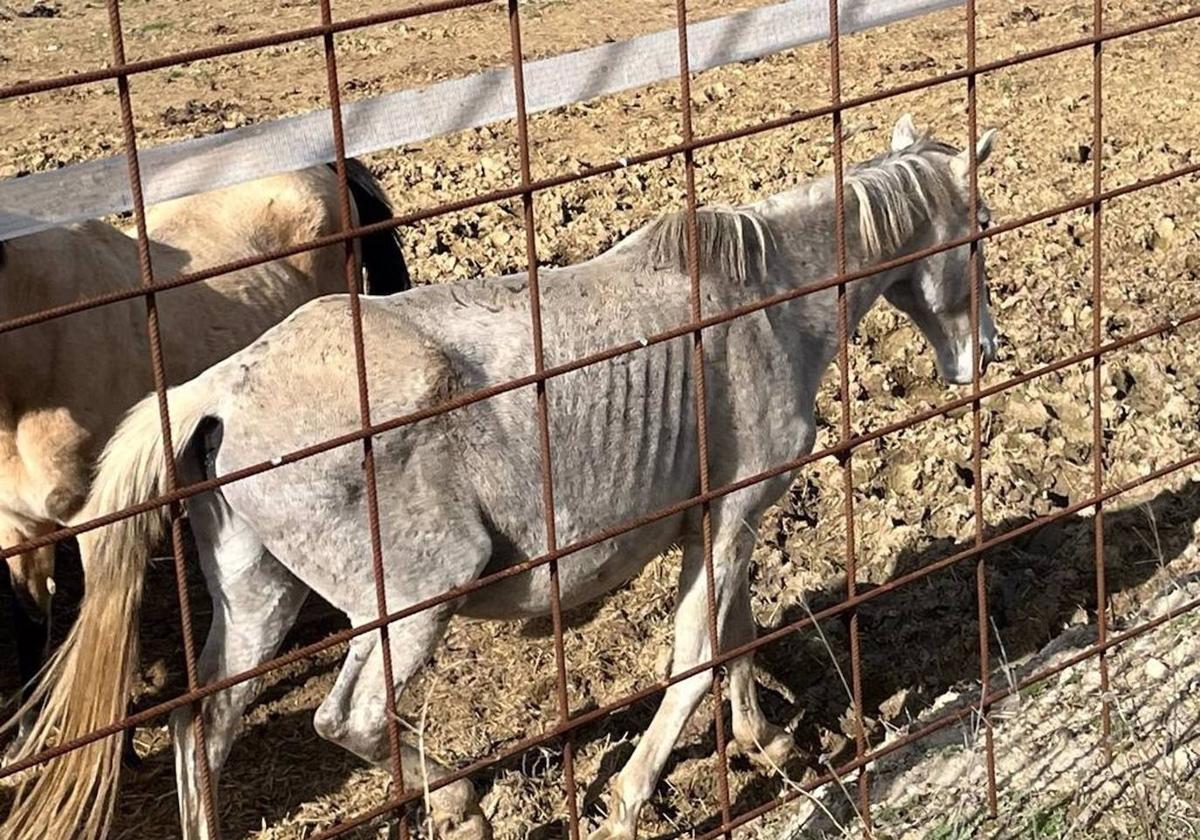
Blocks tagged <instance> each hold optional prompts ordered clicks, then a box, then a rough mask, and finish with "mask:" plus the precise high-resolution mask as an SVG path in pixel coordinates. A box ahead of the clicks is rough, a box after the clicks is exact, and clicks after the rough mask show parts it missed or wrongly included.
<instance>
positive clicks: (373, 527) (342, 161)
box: [320, 0, 408, 840]
mask: <svg viewBox="0 0 1200 840" xmlns="http://www.w3.org/2000/svg"><path fill="white" fill-rule="evenodd" d="M320 9H321V25H322V26H325V27H329V26H332V23H333V11H332V9H331V8H330V0H320ZM322 41H323V43H322V46H323V48H324V56H325V77H326V86H327V92H328V95H329V104H330V111H329V112H330V114H331V119H332V129H333V148H334V153H335V155H336V158H335V161H334V163H335V168H336V171H337V184H338V223H339V225H340V226H341V229H342V230H343V231H346V230H349V229H351V228H352V227H353V226H354V217H353V214H352V213H351V210H350V186H349V183H348V182H347V175H346V139H345V134H344V132H343V127H342V94H341V87H340V85H339V84H338V71H337V45H336V43H335V42H334V35H333V32H332V31H329V32H326V33H325V35H324V37H323V39H322ZM342 249H343V258H342V264H343V267H344V271H345V275H346V291H347V293H348V294H349V297H350V330H351V338H352V339H353V340H354V372H355V377H356V379H357V380H358V382H357V385H358V414H359V424H360V428H361V430H362V432H363V438H362V453H363V459H362V466H363V483H364V485H365V490H366V501H367V527H368V529H369V532H370V536H371V573H372V576H373V577H374V579H375V608H376V610H377V611H378V612H379V616H380V618H383V617H385V616H387V614H388V605H387V586H386V583H385V579H384V571H383V538H382V533H381V531H380V526H379V484H378V480H377V477H376V472H375V439H374V436H373V435H371V434H370V432H369V429H370V428H371V393H370V388H369V387H368V384H367V351H366V347H365V345H364V343H363V329H362V301H361V300H359V285H360V282H361V281H360V277H361V273H360V271H359V265H358V260H357V259H356V258H355V252H354V241H353V240H351V239H347V240H345V241H344V242H343V243H342ZM390 627H391V624H390V623H384V624H381V625H380V626H379V647H380V651H381V653H382V657H383V682H384V685H383V691H384V702H385V703H387V714H386V715H385V716H384V717H385V726H386V728H387V740H388V766H389V769H390V770H391V774H392V784H393V785H394V786H395V787H396V789H397V790H399V791H400V794H401V795H403V794H404V760H403V757H402V749H401V742H400V718H399V714H398V712H397V709H396V678H395V671H394V669H393V666H392V644H391V637H390V633H389V628H390ZM404 817H405V813H404V812H403V811H402V812H401V813H400V814H399V836H400V840H406V838H407V836H408V822H407V820H405V819H404Z"/></svg>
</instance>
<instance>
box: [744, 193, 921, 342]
mask: <svg viewBox="0 0 1200 840" xmlns="http://www.w3.org/2000/svg"><path fill="white" fill-rule="evenodd" d="M814 196H815V199H814ZM759 209H760V212H761V213H762V214H763V215H764V216H766V217H767V218H769V219H770V221H771V228H772V230H773V231H774V232H775V233H776V237H775V238H776V243H775V244H776V246H777V251H776V255H777V260H778V263H777V265H776V270H775V271H773V272H772V274H773V276H774V278H775V287H774V288H772V289H770V290H769V291H770V292H771V293H779V292H785V291H788V290H791V289H795V288H796V287H797V285H799V286H801V287H803V286H807V285H813V284H818V283H820V284H824V283H826V282H828V281H829V279H830V278H832V277H833V276H834V275H835V274H836V273H837V268H838V259H837V231H836V228H835V226H834V223H833V220H834V212H835V209H834V199H833V195H832V191H831V190H822V189H821V185H820V184H817V185H814V186H812V187H807V188H805V187H802V188H800V189H799V190H796V191H795V192H792V193H785V194H782V195H779V196H775V197H773V198H771V199H768V200H767V201H766V202H764V203H763V204H761V205H759ZM849 215H851V216H852V215H853V214H849ZM921 227H924V226H921ZM845 237H846V271H845V273H846V274H854V273H856V272H857V271H858V270H860V269H861V268H863V267H868V266H870V265H872V264H878V263H885V262H890V261H891V260H894V259H897V258H899V257H902V256H904V255H906V254H910V253H913V252H915V251H917V250H919V249H920V248H922V247H924V246H925V245H926V244H928V243H927V242H925V241H924V240H925V239H926V238H927V235H926V233H925V232H924V231H923V230H919V231H918V232H916V233H914V234H913V235H912V236H911V237H909V240H908V241H906V242H903V243H901V244H900V245H899V246H898V247H895V248H886V249H885V251H884V253H881V254H878V255H875V256H869V257H867V256H864V254H866V251H867V249H866V248H865V247H864V245H863V243H862V238H861V235H860V233H859V231H858V230H857V226H856V225H855V224H854V223H853V220H852V219H851V218H848V219H847V221H846V224H845ZM911 270H912V269H911V266H901V267H900V268H893V269H890V270H885V271H882V272H879V273H876V274H871V275H868V276H866V277H860V278H857V279H854V280H851V281H850V282H848V283H847V284H846V286H845V288H846V314H847V326H848V328H849V332H850V333H851V334H853V332H854V330H855V329H856V328H857V327H858V324H859V322H860V321H861V320H862V319H863V317H864V316H865V315H866V314H867V312H869V311H870V310H871V308H872V307H873V306H874V305H875V303H876V302H877V301H878V300H879V298H880V296H882V294H883V293H884V292H885V291H886V290H887V289H888V287H889V286H891V285H892V284H893V283H895V282H896V281H898V280H900V279H902V278H903V277H905V276H907V275H908V274H909V273H910V272H911ZM797 281H798V283H797ZM834 288H836V287H834ZM834 288H830V289H829V290H828V291H826V292H823V293H822V292H818V293H815V294H813V295H810V296H805V297H802V298H800V299H799V300H800V301H808V302H809V303H807V304H805V305H802V306H800V307H798V308H797V310H796V311H797V312H803V313H804V314H803V316H802V317H803V318H804V320H805V322H806V324H805V325H804V331H805V332H808V333H816V334H817V335H818V337H819V339H823V342H822V343H823V344H824V345H826V346H825V347H824V348H823V350H824V352H822V353H820V357H821V358H823V359H825V361H826V362H828V361H829V360H832V358H833V355H834V353H835V352H836V342H837V318H838V317H839V315H838V309H837V293H836V291H835V290H834ZM814 309H815V310H817V311H816V312H815V313H814V311H813V310H814ZM814 314H815V315H816V316H817V317H814ZM816 323H823V324H825V325H826V329H823V330H814V329H813V328H812V325H813V324H816ZM831 347H832V349H831Z"/></svg>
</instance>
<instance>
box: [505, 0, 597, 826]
mask: <svg viewBox="0 0 1200 840" xmlns="http://www.w3.org/2000/svg"><path fill="white" fill-rule="evenodd" d="M508 31H509V40H510V42H511V46H512V67H513V90H514V94H515V96H516V106H517V121H516V122H517V146H518V151H519V153H520V164H521V187H522V190H523V191H522V193H521V210H522V224H523V227H524V229H525V265H526V272H527V277H528V282H529V320H530V329H531V331H532V341H533V368H534V371H535V372H536V373H538V374H541V373H542V372H543V371H545V369H546V355H545V345H544V342H543V338H542V294H541V284H540V277H539V275H538V254H537V218H536V215H535V213H534V207H533V190H532V189H530V184H531V183H532V181H533V175H532V172H531V169H530V162H529V157H530V155H529V115H528V114H527V113H526V108H525V52H524V50H523V49H522V47H521V12H520V9H519V8H518V0H508ZM534 387H535V391H536V413H537V425H538V457H539V460H540V462H541V473H542V475H541V480H542V519H543V525H544V527H545V529H546V551H547V552H553V551H555V550H557V548H558V528H557V524H556V516H555V510H554V468H553V461H552V460H551V449H550V407H549V395H548V394H547V391H546V380H544V379H539V380H538V382H537V384H536V385H535V386H534ZM547 570H548V575H549V582H550V620H551V622H552V625H553V630H554V669H555V673H554V684H555V690H556V693H557V702H558V720H559V723H560V724H562V725H566V724H567V723H569V722H570V720H571V703H570V698H569V697H568V694H567V664H566V650H565V647H564V644H563V618H562V592H561V587H560V581H559V574H558V560H557V559H555V560H551V561H550V562H549V564H547ZM530 574H536V573H535V572H531V573H530ZM563 787H564V794H565V797H566V800H567V820H568V823H567V829H568V833H569V836H570V838H571V840H579V798H578V793H577V789H576V785H575V737H574V732H573V730H568V731H567V732H566V734H564V735H563Z"/></svg>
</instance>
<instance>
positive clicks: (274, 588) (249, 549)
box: [170, 493, 309, 840]
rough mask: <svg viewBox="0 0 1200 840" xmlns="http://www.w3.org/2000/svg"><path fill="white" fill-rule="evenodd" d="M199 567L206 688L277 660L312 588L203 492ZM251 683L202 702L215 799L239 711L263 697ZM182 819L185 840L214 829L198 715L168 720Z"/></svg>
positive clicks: (198, 508) (197, 509) (185, 713)
mask: <svg viewBox="0 0 1200 840" xmlns="http://www.w3.org/2000/svg"><path fill="white" fill-rule="evenodd" d="M189 516H190V519H191V524H192V530H193V532H194V533H195V536H196V546H197V549H198V551H199V554H200V563H201V568H202V569H203V571H204V576H205V581H206V582H207V585H208V590H209V594H210V595H211V596H212V603H213V618H212V624H211V626H210V628H209V631H208V638H207V639H206V641H205V643H204V650H203V652H202V653H201V655H200V659H199V662H198V666H197V670H198V672H199V678H200V682H201V684H204V683H208V682H212V681H214V680H219V679H222V678H224V677H227V676H230V675H232V674H236V673H239V672H241V671H245V670H247V669H249V668H253V667H255V666H256V665H259V664H261V663H263V662H265V661H266V660H267V659H270V658H271V657H272V656H274V655H275V653H276V651H277V650H278V649H279V645H280V644H281V643H282V641H283V637H284V636H285V635H286V634H287V632H288V630H289V629H290V628H291V626H292V624H293V623H294V622H295V620H296V616H297V614H298V613H299V612H300V607H301V606H302V605H303V604H304V599H305V597H306V596H307V595H308V591H309V590H308V587H307V586H305V585H304V584H303V583H302V582H301V581H299V580H298V579H297V578H296V577H295V576H293V575H292V573H291V572H289V571H288V570H287V569H286V568H285V567H284V566H283V565H282V564H281V563H280V562H279V561H278V560H276V559H275V558H274V557H273V556H272V555H271V554H270V553H269V552H267V551H266V549H265V548H264V547H263V545H262V543H261V542H260V541H259V539H258V537H257V536H256V535H255V534H254V533H253V531H252V530H251V529H250V528H249V527H248V526H247V524H246V523H245V522H244V521H243V520H241V519H239V518H238V517H237V516H236V514H234V513H233V512H232V511H231V510H230V509H229V507H228V506H227V505H226V504H225V503H224V502H223V500H222V499H221V498H220V496H219V495H218V494H215V493H205V494H201V495H199V496H197V497H195V498H194V499H193V500H192V501H191V503H190V505H189ZM258 688H259V681H258V680H247V681H245V682H241V683H238V684H237V685H235V686H232V687H230V688H228V689H226V690H224V691H221V692H218V693H216V694H212V695H209V696H208V697H206V698H204V700H203V701H201V704H200V707H201V714H202V715H203V721H204V740H205V745H206V748H207V753H208V767H209V770H210V773H211V777H210V788H211V790H212V793H213V797H214V802H213V805H214V815H213V819H216V816H215V811H216V808H215V806H216V802H215V798H216V788H217V781H218V778H219V776H220V771H221V767H222V765H223V764H224V763H225V759H226V758H227V757H228V755H229V750H230V747H231V746H232V744H233V740H234V737H235V736H236V733H237V729H238V727H239V725H240V724H241V720H242V712H243V711H245V708H246V706H247V705H248V704H249V703H250V702H251V700H253V699H254V697H255V695H256V694H257V693H258ZM170 726H171V735H172V739H173V740H174V743H175V774H176V782H177V787H178V796H179V819H180V825H181V826H182V830H183V837H184V838H185V840H206V838H208V837H209V836H210V835H209V826H208V824H207V821H206V817H205V808H204V802H203V798H202V794H201V789H200V783H199V770H200V767H199V763H198V759H199V756H198V754H197V750H196V739H195V727H194V719H193V709H192V708H189V707H184V708H181V709H177V710H176V711H175V712H174V713H173V714H172V715H171V723H170Z"/></svg>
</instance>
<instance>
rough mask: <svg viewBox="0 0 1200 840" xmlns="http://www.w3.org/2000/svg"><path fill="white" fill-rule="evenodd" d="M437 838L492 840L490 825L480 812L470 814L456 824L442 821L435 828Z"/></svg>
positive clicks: (444, 839)
mask: <svg viewBox="0 0 1200 840" xmlns="http://www.w3.org/2000/svg"><path fill="white" fill-rule="evenodd" d="M437 838H438V840H492V826H491V823H489V822H488V821H487V817H485V816H484V815H483V814H482V813H476V814H471V815H470V816H468V817H467V818H466V819H463V820H460V821H459V822H458V823H457V824H456V825H451V824H449V823H442V824H441V825H439V826H438V828H437Z"/></svg>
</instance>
